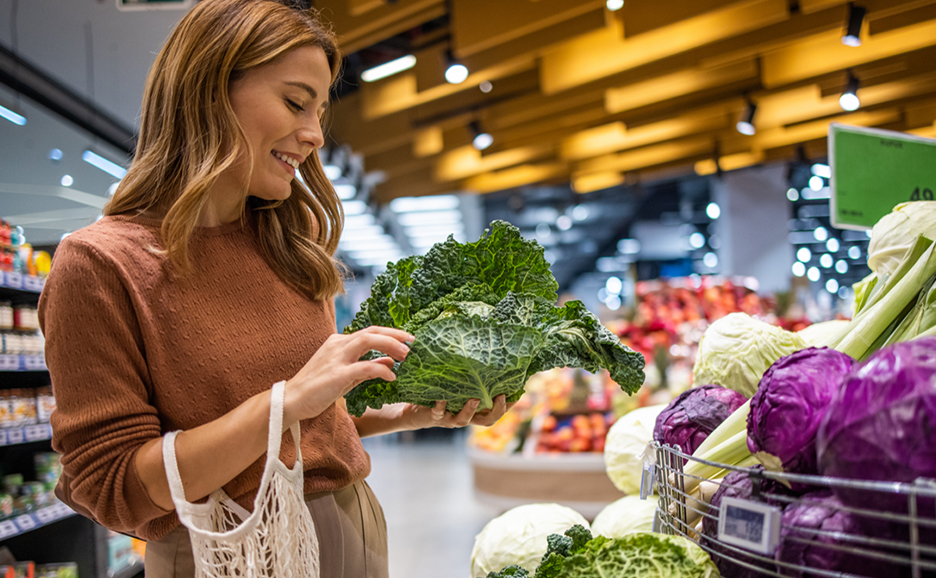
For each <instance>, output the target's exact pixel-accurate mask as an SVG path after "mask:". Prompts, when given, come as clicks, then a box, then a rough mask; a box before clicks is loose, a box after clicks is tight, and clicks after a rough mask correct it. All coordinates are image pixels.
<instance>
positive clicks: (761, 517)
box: [718, 497, 780, 554]
mask: <svg viewBox="0 0 936 578" xmlns="http://www.w3.org/2000/svg"><path fill="white" fill-rule="evenodd" d="M718 539H719V540H721V541H723V542H725V543H726V544H731V545H734V546H739V547H742V548H746V549H748V550H752V551H754V552H760V553H762V554H771V553H773V551H774V549H776V547H777V543H778V542H779V541H780V509H779V508H775V507H773V506H768V505H766V504H761V503H758V502H751V501H749V500H739V499H737V498H727V497H725V498H722V501H721V506H720V511H719V516H718Z"/></svg>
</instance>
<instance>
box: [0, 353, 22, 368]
mask: <svg viewBox="0 0 936 578" xmlns="http://www.w3.org/2000/svg"><path fill="white" fill-rule="evenodd" d="M17 369H19V356H18V355H0V371H16V370H17Z"/></svg>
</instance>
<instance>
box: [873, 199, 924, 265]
mask: <svg viewBox="0 0 936 578" xmlns="http://www.w3.org/2000/svg"><path fill="white" fill-rule="evenodd" d="M919 235H923V236H924V237H926V238H927V239H936V201H911V202H909V203H901V204H899V205H897V206H896V207H894V210H893V211H892V212H890V213H888V214H887V215H884V216H883V217H881V220H879V221H878V222H877V223H876V224H875V225H874V228H873V229H871V241H870V242H869V243H868V267H870V268H871V270H872V271H874V272H875V273H876V274H877V276H878V277H879V278H884V277H886V276H889V275H892V274H893V273H894V271H896V270H897V267H898V266H900V262H901V261H903V259H904V257H905V256H906V255H907V253H908V252H909V251H910V249H912V248H913V244H914V243H916V239H917V237H918V236H919Z"/></svg>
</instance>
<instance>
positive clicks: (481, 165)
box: [434, 145, 552, 181]
mask: <svg viewBox="0 0 936 578" xmlns="http://www.w3.org/2000/svg"><path fill="white" fill-rule="evenodd" d="M551 152H552V147H548V146H539V147H523V148H516V149H510V150H506V151H503V152H499V153H494V154H490V155H483V156H482V154H481V152H480V151H477V150H475V148H474V147H473V146H471V145H468V146H464V147H460V148H457V149H455V150H453V151H450V152H447V153H445V154H444V155H442V157H441V158H440V159H439V160H438V161H437V162H436V164H435V173H434V177H435V179H436V180H437V181H457V180H460V179H465V178H468V177H473V176H475V175H480V174H481V173H486V172H491V171H497V170H500V169H504V168H507V167H512V166H514V165H519V164H521V163H525V162H529V161H531V160H533V159H535V158H540V157H542V156H544V155H548V154H550V153H551Z"/></svg>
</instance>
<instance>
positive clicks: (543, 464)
mask: <svg viewBox="0 0 936 578" xmlns="http://www.w3.org/2000/svg"><path fill="white" fill-rule="evenodd" d="M468 457H469V458H470V459H471V463H472V464H475V465H480V466H485V467H492V468H497V469H499V470H521V471H534V472H539V471H543V470H547V471H562V472H602V473H604V471H605V462H604V454H602V453H597V452H587V453H563V454H559V453H556V454H533V455H530V456H525V455H520V454H509V455H505V454H498V453H494V452H487V451H484V450H479V449H477V448H472V447H469V448H468Z"/></svg>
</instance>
